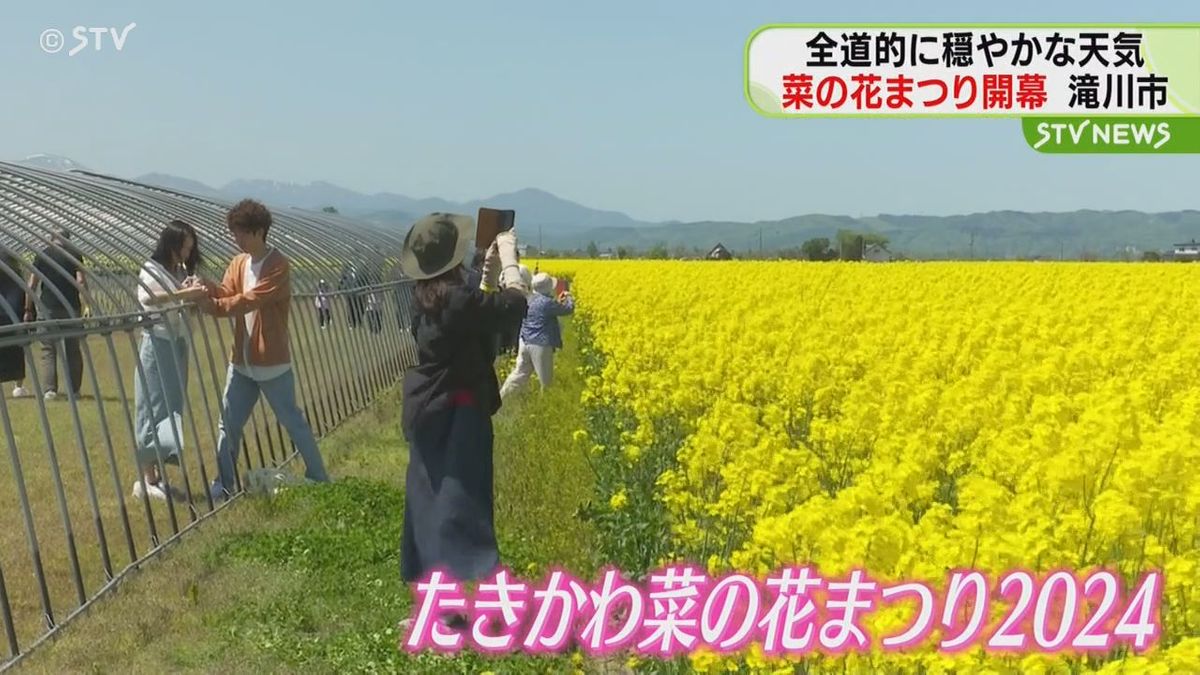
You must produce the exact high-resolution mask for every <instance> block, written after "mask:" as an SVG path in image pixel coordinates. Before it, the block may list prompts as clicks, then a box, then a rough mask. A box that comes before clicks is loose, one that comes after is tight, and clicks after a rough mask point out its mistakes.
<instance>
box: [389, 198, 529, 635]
mask: <svg viewBox="0 0 1200 675" xmlns="http://www.w3.org/2000/svg"><path fill="white" fill-rule="evenodd" d="M474 240H475V220H474V219H473V218H471V217H470V216H462V215H456V214H446V213H434V214H431V215H429V216H426V217H425V218H422V219H421V220H419V221H418V222H417V223H415V224H414V225H413V226H412V228H411V229H410V230H409V232H408V235H407V237H406V238H405V240H404V248H403V250H402V252H401V254H400V266H401V269H402V270H403V272H404V274H405V275H406V276H408V277H411V278H413V279H416V280H417V282H416V288H415V289H414V296H415V303H414V316H413V328H412V332H413V336H414V338H415V340H416V343H417V352H418V357H417V364H416V365H414V366H412V367H410V368H409V369H408V370H407V371H406V372H405V375H404V407H403V416H402V423H401V425H402V429H403V431H404V436H405V439H406V440H407V441H408V446H409V463H408V475H407V477H406V481H405V503H404V532H403V535H402V539H401V550H400V574H401V577H402V578H403V579H404V581H405V582H407V583H413V582H417V581H420V580H422V579H424V578H426V577H427V576H428V575H429V574H430V573H431V572H433V571H435V570H441V571H443V572H444V573H446V574H448V575H450V576H451V577H453V578H454V579H456V580H458V581H459V582H470V581H474V580H478V579H480V578H482V577H484V576H486V575H488V574H489V573H492V572H493V571H495V570H496V569H497V568H498V566H499V564H500V554H499V549H498V547H497V545H496V533H495V523H494V495H493V465H492V442H493V437H492V415H494V414H495V413H496V412H497V411H498V410H499V409H500V392H499V385H498V383H497V379H496V371H495V367H494V365H493V362H492V360H490V359H489V358H487V355H488V354H489V353H490V352H491V351H492V347H493V345H494V344H495V342H494V341H495V339H496V336H497V334H498V331H500V330H503V329H504V327H505V326H507V325H509V324H511V322H512V320H513V318H514V317H521V316H523V315H524V313H525V298H526V294H527V292H528V289H527V288H525V286H524V284H523V282H522V279H521V275H520V272H519V271H518V268H517V265H516V264H515V254H516V235H515V233H513V232H512V231H511V230H510V231H508V232H502V233H500V234H499V235H498V236H497V238H496V242H495V244H493V246H492V248H490V249H489V250H488V256H489V258H488V259H487V260H485V262H484V265H483V267H484V274H483V279H482V282H483V284H484V285H487V286H488V287H491V288H495V287H496V286H497V281H499V284H498V285H499V286H500V289H501V290H500V291H499V292H498V293H485V292H483V291H482V290H481V289H480V288H479V286H477V285H471V284H469V283H468V278H469V276H470V274H471V271H470V269H469V268H468V265H470V264H471V260H472V257H473V256H472V255H471V251H472V249H473V247H474ZM501 268H502V269H501ZM441 620H442V622H443V623H444V624H445V625H448V626H452V627H456V628H457V627H462V626H464V625H465V620H466V617H464V616H462V615H447V616H444V617H442V618H441ZM411 625H412V624H411V620H405V621H404V622H401V626H400V629H401V631H400V632H401V636H402V637H403V636H404V635H405V634H406V633H407V631H408V628H409V627H411Z"/></svg>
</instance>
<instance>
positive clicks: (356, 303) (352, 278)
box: [338, 264, 363, 330]
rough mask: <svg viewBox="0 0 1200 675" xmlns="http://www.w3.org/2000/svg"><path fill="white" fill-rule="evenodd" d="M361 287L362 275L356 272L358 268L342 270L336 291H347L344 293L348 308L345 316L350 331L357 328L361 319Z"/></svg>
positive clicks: (349, 266)
mask: <svg viewBox="0 0 1200 675" xmlns="http://www.w3.org/2000/svg"><path fill="white" fill-rule="evenodd" d="M362 287H363V279H362V275H361V274H360V273H359V271H358V267H357V266H355V265H354V264H350V265H348V266H346V269H344V270H342V279H341V281H340V282H339V283H338V290H341V291H349V293H346V295H345V298H346V306H347V308H348V310H349V311H348V312H347V315H348V316H349V318H350V329H351V330H354V329H355V328H358V324H359V323H360V322H361V320H362V317H363V296H362V291H361V290H360V289H361V288H362Z"/></svg>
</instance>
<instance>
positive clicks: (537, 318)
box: [500, 272, 575, 398]
mask: <svg viewBox="0 0 1200 675" xmlns="http://www.w3.org/2000/svg"><path fill="white" fill-rule="evenodd" d="M554 287H555V280H554V277H552V276H550V275H549V274H546V273H545V272H541V273H539V274H537V275H534V277H533V295H531V296H530V297H529V308H528V309H527V310H526V311H525V321H524V322H523V323H522V324H521V343H520V345H519V346H518V347H517V363H516V367H514V368H513V371H512V372H511V373H509V375H508V378H507V379H505V381H504V387H503V388H501V389H500V396H501V397H502V398H508V396H510V395H511V394H512V393H513V392H515V391H516V390H517V389H519V388H520V387H522V386H523V385H524V384H525V383H526V382H528V381H529V376H530V375H533V374H535V373H536V374H537V378H538V382H540V383H541V388H542V391H545V390H546V388H548V387H549V386H550V384H551V382H552V381H553V379H554V352H555V351H556V350H559V349H562V346H563V342H562V327H561V326H559V324H558V317H560V316H568V315H570V314H572V313H574V311H575V300H574V299H573V298H572V297H571V294H570V293H569V292H567V291H564V292H563V293H561V294H560V295H559V297H558V298H555V297H554Z"/></svg>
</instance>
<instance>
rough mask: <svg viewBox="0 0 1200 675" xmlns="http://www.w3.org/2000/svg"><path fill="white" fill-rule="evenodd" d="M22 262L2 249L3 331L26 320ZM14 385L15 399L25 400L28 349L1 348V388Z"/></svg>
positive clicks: (0, 325)
mask: <svg viewBox="0 0 1200 675" xmlns="http://www.w3.org/2000/svg"><path fill="white" fill-rule="evenodd" d="M21 268H22V265H21V259H20V258H19V257H17V255H16V254H15V253H13V252H12V251H10V250H8V248H6V247H5V246H3V245H0V328H3V327H5V326H16V325H19V324H21V323H22V321H23V319H24V318H25V296H26V295H27V294H26V292H25V279H24V278H23V277H22V276H21ZM7 382H12V383H14V385H15V386H14V387H13V390H12V396H13V398H25V397H27V396H29V391H28V390H26V389H25V346H24V345H20V344H15V345H9V346H7V347H0V384H3V383H7Z"/></svg>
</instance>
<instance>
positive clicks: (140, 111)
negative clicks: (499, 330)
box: [0, 0, 1200, 221]
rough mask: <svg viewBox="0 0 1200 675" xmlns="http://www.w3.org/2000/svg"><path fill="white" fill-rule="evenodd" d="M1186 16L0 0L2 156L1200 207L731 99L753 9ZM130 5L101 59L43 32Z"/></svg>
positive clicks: (998, 204) (484, 184) (1071, 167)
mask: <svg viewBox="0 0 1200 675" xmlns="http://www.w3.org/2000/svg"><path fill="white" fill-rule="evenodd" d="M901 5H903V6H904V7H903V9H901V8H900V6H901ZM910 5H917V6H918V7H919V8H914V7H911V6H910ZM1196 20H1200V11H1198V9H1197V7H1196V6H1195V4H1194V3H1187V2H1182V1H1177V2H1153V1H1150V0H1144V1H1143V2H1140V3H1132V2H1122V3H1118V2H1108V1H1100V0H1069V1H1057V0H1056V1H1055V2H1047V1H1046V0H1041V1H1040V2H1030V1H1025V0H1020V1H1015V0H1006V1H1005V2H995V3H987V4H986V5H984V3H962V2H949V1H945V2H941V1H939V2H920V3H916V2H909V3H898V2H894V1H892V2H883V1H880V2H853V3H851V2H846V3H844V4H842V5H838V6H837V8H836V9H835V3H815V2H800V1H799V0H790V1H787V2H765V1H757V2H756V1H752V0H747V1H746V2H717V1H716V0H706V1H705V2H699V1H697V0H692V1H690V2H677V1H671V2H667V1H665V0H664V1H646V0H642V1H640V2H623V1H621V2H619V1H616V0H609V1H606V2H602V3H567V2H561V0H560V1H558V2H549V1H537V2H522V1H519V0H515V1H514V2H507V3H502V2H497V1H484V0H479V1H476V2H451V1H450V0H446V1H445V2H437V3H432V2H422V3H409V2H394V3H392V2H388V3H384V2H361V1H354V0H343V1H341V2H330V3H317V2H304V1H293V2H288V3H282V2H270V3H267V2H250V1H248V0H236V1H235V0H206V1H205V2H199V3H186V4H185V3H181V2H103V3H101V2H95V1H90V2H82V1H80V2H56V1H52V0H46V1H45V2H5V3H3V4H2V5H0V64H3V67H2V70H0V72H3V78H2V79H0V82H3V83H4V88H5V92H4V93H5V96H4V100H3V101H2V102H0V129H3V133H0V158H4V159H19V158H21V157H24V156H26V155H29V154H34V153H40V152H45V153H54V154H62V155H66V156H69V157H72V158H74V159H76V160H78V161H80V162H82V163H84V164H86V165H88V166H90V167H92V168H95V169H98V170H103V171H109V172H112V173H115V174H118V175H126V176H133V175H137V174H141V173H145V172H149V171H161V172H166V173H173V174H177V175H181V176H186V177H189V178H195V179H197V180H201V181H204V182H206V183H209V184H213V185H220V184H223V183H225V182H227V181H229V180H232V179H235V178H268V179H276V180H283V181H299V182H307V181H312V180H328V181H331V182H333V183H336V184H339V185H343V186H345V187H349V188H352V189H355V190H359V191H364V192H377V191H392V192H399V193H403V194H408V195H411V196H415V197H428V196H439V197H446V198H450V199H470V198H476V197H486V196H490V195H493V194H496V193H499V192H506V191H510V190H517V189H521V188H525V187H538V188H542V189H545V190H549V191H551V192H553V193H555V194H557V195H559V196H562V197H565V198H568V199H572V200H575V201H578V202H581V203H583V204H586V205H588V206H593V207H596V208H605V209H614V210H620V211H624V212H626V213H629V214H630V215H632V216H634V217H637V218H644V219H651V220H667V219H684V220H696V219H707V218H713V219H733V220H751V221H752V220H758V219H773V218H781V217H787V216H790V215H796V214H801V213H814V212H821V213H836V214H846V215H853V216H860V215H874V214H877V213H921V214H950V213H964V212H974V211H985V210H993V209H1019V210H1055V211H1057V210H1069V209H1076V208H1100V209H1122V208H1133V209H1145V210H1174V209H1183V208H1197V207H1198V206H1200V204H1198V203H1197V199H1196V197H1195V195H1196V188H1195V185H1196V180H1197V175H1198V173H1200V172H1198V169H1200V157H1197V156H1187V155H1179V156H1112V157H1105V156H1061V155H1060V156H1051V155H1040V154H1037V153H1035V152H1034V151H1032V150H1031V149H1030V148H1029V147H1028V146H1027V145H1026V144H1025V142H1024V141H1023V139H1022V136H1021V130H1020V122H1019V121H1018V120H1008V119H978V120H968V119H963V120H946V119H940V120H771V119H765V118H761V117H759V116H757V115H756V114H755V113H754V112H753V111H752V110H751V109H750V107H749V105H748V104H747V103H746V101H745V99H744V98H743V94H742V73H743V63H742V59H743V51H744V47H745V42H746V38H747V37H748V36H749V35H750V33H751V32H752V31H753V30H754V29H755V28H757V27H758V26H760V25H762V24H765V23H773V22H812V21H830V22H832V21H847V22H858V21H875V22H890V21H894V22H918V21H925V22H930V21H937V22H973V21H978V22H987V21H992V22H995V21H1063V22H1076V21H1092V22H1099V21H1146V22H1160V21H1196ZM130 22H136V23H137V27H136V28H134V29H133V30H132V31H131V32H130V33H129V36H128V40H127V42H126V44H125V47H124V50H123V51H121V52H116V51H115V50H113V49H112V46H111V43H108V44H106V45H105V47H106V50H104V51H101V52H98V53H97V52H94V51H84V52H82V53H80V54H78V55H76V56H74V57H68V56H67V53H66V50H64V51H62V52H60V53H58V54H53V55H50V54H46V53H43V51H42V50H41V49H40V47H39V45H38V37H39V35H40V34H41V32H42V31H43V30H44V29H47V28H58V29H60V30H62V31H63V32H64V33H66V34H67V36H68V43H69V44H73V39H72V38H71V37H70V29H71V27H73V26H76V25H85V26H125V25H126V24H128V23H130Z"/></svg>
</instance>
